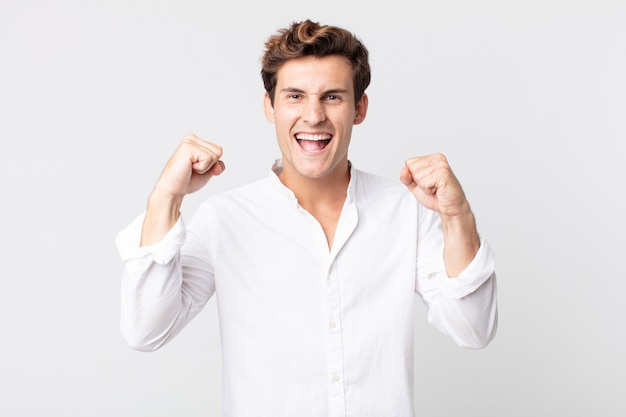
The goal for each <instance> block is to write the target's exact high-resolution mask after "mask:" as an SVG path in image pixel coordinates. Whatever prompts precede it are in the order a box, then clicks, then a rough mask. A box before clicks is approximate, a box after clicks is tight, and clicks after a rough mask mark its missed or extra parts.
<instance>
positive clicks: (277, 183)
mask: <svg viewBox="0 0 626 417" xmlns="http://www.w3.org/2000/svg"><path fill="white" fill-rule="evenodd" d="M348 167H349V168H350V182H349V183H348V190H347V195H346V201H347V202H352V201H354V196H355V189H356V182H357V180H358V179H357V175H358V171H357V170H356V169H355V168H354V166H353V165H352V162H350V161H348ZM282 170H283V160H282V159H280V158H278V159H276V160H275V161H274V163H273V164H272V167H271V169H270V174H269V177H270V181H271V183H272V188H274V189H275V190H276V191H278V192H279V193H280V194H281V195H282V196H283V197H286V198H288V199H289V200H293V201H295V202H296V203H297V199H296V195H295V194H294V193H293V191H291V190H290V189H289V188H287V187H286V186H285V184H283V183H282V181H281V180H280V178H278V175H279V174H280V173H281V171H282Z"/></svg>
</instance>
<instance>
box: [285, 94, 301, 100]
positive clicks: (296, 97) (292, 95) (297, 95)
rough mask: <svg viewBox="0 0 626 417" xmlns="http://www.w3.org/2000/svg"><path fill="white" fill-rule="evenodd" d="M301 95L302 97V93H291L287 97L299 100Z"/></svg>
mask: <svg viewBox="0 0 626 417" xmlns="http://www.w3.org/2000/svg"><path fill="white" fill-rule="evenodd" d="M300 97H301V96H300V94H289V95H288V96H287V98H288V99H291V100H297V99H299V98H300Z"/></svg>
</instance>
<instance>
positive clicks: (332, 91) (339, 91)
mask: <svg viewBox="0 0 626 417" xmlns="http://www.w3.org/2000/svg"><path fill="white" fill-rule="evenodd" d="M280 92H281V93H302V94H306V91H304V90H302V89H301V88H296V87H285V88H283V89H281V90H280ZM347 92H348V90H347V89H345V88H331V89H330V90H326V91H323V92H322V93H321V94H320V95H323V96H326V95H328V94H345V93H347Z"/></svg>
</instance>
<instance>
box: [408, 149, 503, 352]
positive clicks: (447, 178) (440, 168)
mask: <svg viewBox="0 0 626 417" xmlns="http://www.w3.org/2000/svg"><path fill="white" fill-rule="evenodd" d="M400 179H401V181H402V182H403V183H404V184H405V185H406V186H407V188H408V189H409V190H410V191H411V193H412V194H413V195H414V196H415V198H416V199H417V200H418V202H419V203H420V204H421V205H422V206H424V207H426V208H427V209H430V210H431V211H432V213H433V215H438V216H439V218H440V220H441V229H442V233H436V234H435V235H437V234H438V235H439V236H441V237H439V238H436V237H435V236H432V237H431V238H427V239H426V241H424V242H422V243H423V244H427V245H431V246H437V247H439V248H441V246H443V256H442V257H443V266H444V268H445V273H442V274H440V275H443V276H444V277H442V278H440V282H439V284H438V285H433V284H434V282H429V283H424V282H423V281H422V282H423V284H419V283H418V285H417V286H416V288H417V290H418V292H419V293H420V295H421V296H422V298H423V299H424V301H425V302H426V303H427V304H428V306H429V321H430V322H431V323H432V324H433V325H435V326H436V327H437V328H439V329H440V330H442V331H444V332H446V333H448V334H449V335H450V336H452V338H453V339H454V340H455V341H456V342H457V343H458V344H460V345H462V346H466V347H473V348H480V347H484V346H486V345H487V344H488V343H489V341H490V340H491V339H492V338H493V335H494V334H495V328H496V324H497V308H496V284H495V272H494V270H493V268H494V267H493V255H492V253H491V251H490V248H489V247H488V245H487V244H486V241H484V239H482V238H481V237H480V236H479V234H478V231H477V228H476V221H475V218H474V214H473V213H472V210H471V208H470V205H469V203H468V201H467V199H466V197H465V193H464V192H463V189H462V187H461V184H460V183H459V181H458V179H457V178H456V176H455V175H454V173H453V172H452V170H451V168H450V166H449V164H448V161H447V159H446V158H445V156H444V155H442V154H434V155H427V156H421V157H415V158H411V159H408V160H407V161H406V163H405V166H404V167H403V168H402V171H401V174H400ZM433 220H435V219H434V218H433ZM428 234H429V235H430V234H431V233H428ZM441 238H443V243H442V245H441ZM427 241H429V243H427ZM437 241H438V242H439V243H437ZM481 242H482V243H481ZM434 249H435V248H434V247H432V248H429V250H427V252H431V251H432V250H434ZM439 253H441V252H439ZM440 256H441V255H440ZM439 259H441V258H439ZM457 278H459V279H458V280H457Z"/></svg>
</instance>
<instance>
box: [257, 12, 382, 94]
mask: <svg viewBox="0 0 626 417" xmlns="http://www.w3.org/2000/svg"><path fill="white" fill-rule="evenodd" d="M328 55H340V56H345V57H346V58H348V60H349V61H350V64H351V65H352V72H353V80H354V83H353V84H354V98H355V105H356V103H358V102H359V100H360V99H361V97H362V96H363V94H364V93H365V89H366V88H367V87H368V86H369V83H370V79H371V74H370V65H369V60H368V58H369V53H368V51H367V48H366V47H365V45H363V43H362V42H361V41H360V40H359V39H358V38H357V37H356V36H355V35H354V34H352V33H351V32H349V31H347V30H345V29H342V28H340V27H337V26H328V25H320V24H319V23H317V22H313V21H311V20H308V19H307V20H304V21H302V22H294V23H292V25H291V26H289V27H288V28H284V29H279V30H278V32H277V33H276V34H275V35H273V36H271V37H269V38H268V39H267V41H266V42H265V52H264V53H263V57H262V58H261V78H263V85H264V87H265V91H267V93H268V94H269V96H270V100H271V103H272V105H274V94H275V92H276V91H275V90H276V74H277V73H278V70H279V68H280V67H281V65H282V64H283V63H285V62H286V61H288V60H290V59H294V58H300V57H303V56H315V57H324V56H328Z"/></svg>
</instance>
